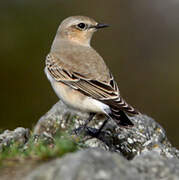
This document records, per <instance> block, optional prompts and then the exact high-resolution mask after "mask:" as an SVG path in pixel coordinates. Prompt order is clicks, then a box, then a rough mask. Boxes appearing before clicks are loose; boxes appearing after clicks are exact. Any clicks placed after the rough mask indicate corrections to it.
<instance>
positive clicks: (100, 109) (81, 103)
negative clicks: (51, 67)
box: [45, 68, 111, 115]
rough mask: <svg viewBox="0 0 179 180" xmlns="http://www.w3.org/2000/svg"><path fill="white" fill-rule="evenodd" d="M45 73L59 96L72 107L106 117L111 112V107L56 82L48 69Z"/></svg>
mask: <svg viewBox="0 0 179 180" xmlns="http://www.w3.org/2000/svg"><path fill="white" fill-rule="evenodd" d="M45 73H46V75H47V78H48V79H49V81H50V82H51V84H52V87H53V89H54V91H55V92H56V94H57V96H58V97H59V98H60V99H61V100H62V101H63V102H64V103H65V104H67V105H69V106H70V107H72V108H74V109H78V110H81V111H85V112H95V113H102V114H106V115H108V114H109V113H110V112H111V110H110V107H109V106H108V105H106V104H104V103H102V102H100V101H98V100H96V99H93V98H91V97H88V96H85V95H83V94H82V93H80V92H79V91H77V90H74V89H72V88H71V87H69V86H67V85H65V84H63V83H60V82H56V81H55V80H54V79H53V77H51V75H50V74H49V73H48V71H47V69H46V68H45Z"/></svg>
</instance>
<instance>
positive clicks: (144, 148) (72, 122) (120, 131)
mask: <svg viewBox="0 0 179 180" xmlns="http://www.w3.org/2000/svg"><path fill="white" fill-rule="evenodd" d="M87 118H88V114H87V113H81V112H76V111H73V110H71V109H69V108H68V107H67V106H66V105H64V104H63V103H62V102H58V103H57V104H55V105H54V106H53V107H52V109H51V110H49V112H47V113H46V114H45V115H44V116H42V117H41V118H40V120H39V121H38V123H37V125H36V126H35V129H34V133H35V134H37V135H47V136H49V137H51V136H53V135H54V134H55V133H56V132H57V131H64V132H67V133H72V129H75V128H78V127H80V126H81V125H83V124H84V122H85V119H87ZM104 120H105V117H104V116H98V117H96V118H95V119H94V120H93V121H92V122H91V123H90V124H89V128H88V129H86V132H85V137H84V138H83V140H82V142H83V143H84V144H86V145H87V146H88V147H100V148H101V149H104V150H110V151H114V152H119V153H122V154H123V156H124V157H126V158H127V159H132V158H133V157H135V156H136V155H140V154H142V153H146V152H148V151H149V152H150V151H155V152H158V154H161V155H163V156H165V157H170V158H171V157H179V151H178V150H177V149H175V148H174V147H172V145H171V144H170V142H169V141H168V139H167V136H166V134H165V131H164V129H163V128H162V127H161V126H160V125H159V124H158V123H157V122H156V121H154V120H153V119H152V118H150V117H148V116H146V115H142V114H140V115H138V116H135V117H131V121H132V122H133V123H134V127H131V128H124V127H118V126H117V125H116V123H115V122H114V121H113V120H109V121H108V123H107V124H106V126H105V127H104V129H103V131H102V132H101V133H100V135H99V136H98V137H97V138H94V137H91V136H90V133H89V129H90V130H91V131H93V132H94V131H95V130H96V129H98V128H99V126H100V125H101V124H102V122H103V121H104ZM73 136H75V135H74V134H73ZM76 138H77V137H76Z"/></svg>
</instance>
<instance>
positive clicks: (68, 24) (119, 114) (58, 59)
mask: <svg viewBox="0 0 179 180" xmlns="http://www.w3.org/2000/svg"><path fill="white" fill-rule="evenodd" d="M108 26H109V25H108V24H103V23H98V22H97V21H96V20H94V19H93V18H90V17H87V16H71V17H68V18H66V19H64V20H63V21H62V22H61V24H60V25H59V27H58V30H57V33H56V35H55V38H54V40H53V43H52V46H51V49H50V52H49V53H48V55H47V56H46V60H45V73H46V75H47V78H48V80H49V81H50V83H51V85H52V87H53V89H54V91H55V93H56V94H57V96H58V97H59V99H61V100H62V101H63V102H64V103H65V104H66V105H67V106H69V107H70V108H72V109H76V110H79V111H82V112H88V113H89V118H88V119H87V120H86V121H85V125H84V127H86V126H87V125H88V123H89V122H90V121H91V120H92V119H93V118H94V116H95V115H96V114H104V115H105V116H106V117H107V119H106V121H105V122H104V123H103V125H102V126H101V127H100V130H101V129H102V128H103V127H104V126H105V123H106V122H107V121H108V120H109V119H113V120H114V121H115V122H116V123H117V125H119V126H123V127H131V126H133V125H134V124H133V122H132V121H131V120H130V118H129V115H133V116H135V115H137V114H139V111H138V110H136V109H135V108H133V107H132V106H131V105H129V104H128V103H127V102H126V101H125V100H124V99H123V98H122V96H121V94H120V91H119V88H118V85H117V83H116V81H115V80H114V77H113V75H112V73H111V72H110V70H109V68H108V67H107V65H106V63H105V62H104V60H103V58H102V56H100V54H99V53H98V52H97V51H96V50H95V49H94V48H93V47H92V46H91V43H90V42H91V38H92V36H93V34H94V32H96V31H98V30H99V29H102V28H105V27H108Z"/></svg>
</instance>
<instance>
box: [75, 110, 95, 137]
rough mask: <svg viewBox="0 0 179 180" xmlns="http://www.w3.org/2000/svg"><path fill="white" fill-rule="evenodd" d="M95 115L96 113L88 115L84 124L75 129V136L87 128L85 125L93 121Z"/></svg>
mask: <svg viewBox="0 0 179 180" xmlns="http://www.w3.org/2000/svg"><path fill="white" fill-rule="evenodd" d="M95 115H96V113H90V114H89V117H88V119H87V120H86V121H85V124H84V125H83V126H81V127H79V128H77V129H75V130H74V131H75V133H76V134H80V133H81V132H82V131H84V130H85V129H86V127H87V125H88V124H89V123H90V121H91V120H92V119H93V117H94V116H95Z"/></svg>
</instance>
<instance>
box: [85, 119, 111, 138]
mask: <svg viewBox="0 0 179 180" xmlns="http://www.w3.org/2000/svg"><path fill="white" fill-rule="evenodd" d="M108 120H109V118H107V119H106V120H105V121H104V122H103V124H102V125H101V126H100V128H99V129H98V130H96V131H94V130H92V129H90V128H88V134H89V135H90V136H92V137H96V138H98V136H99V134H100V133H101V131H102V129H103V128H104V126H105V125H106V123H107V122H108Z"/></svg>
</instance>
